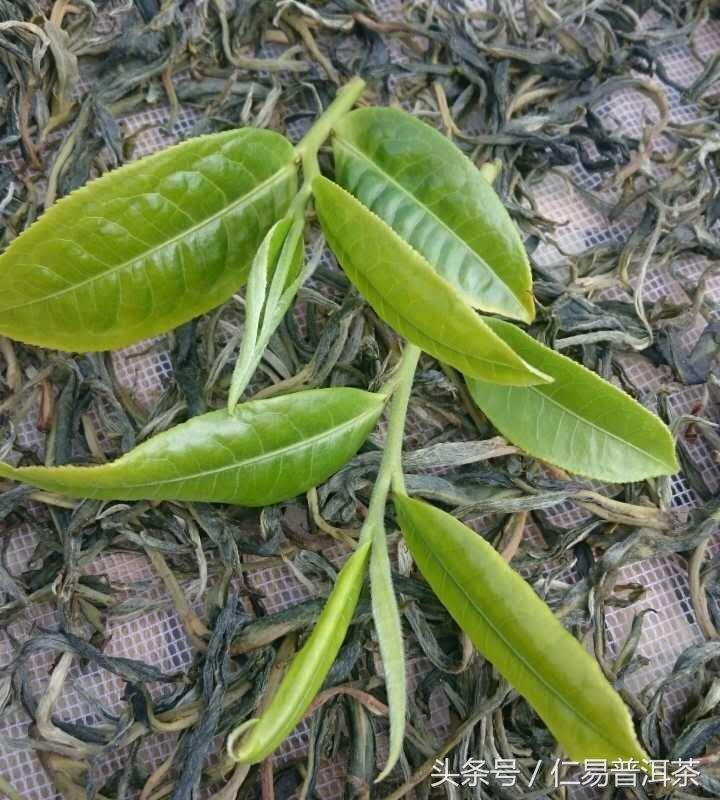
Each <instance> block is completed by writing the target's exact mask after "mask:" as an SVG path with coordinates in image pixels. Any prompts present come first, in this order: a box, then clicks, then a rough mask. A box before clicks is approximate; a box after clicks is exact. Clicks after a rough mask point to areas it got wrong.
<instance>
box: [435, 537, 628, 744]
mask: <svg viewBox="0 0 720 800" xmlns="http://www.w3.org/2000/svg"><path fill="white" fill-rule="evenodd" d="M420 538H421V539H422V536H421V537H420ZM423 544H424V545H425V550H426V552H427V554H428V555H429V556H430V558H432V559H434V560H435V561H436V562H437V563H438V564H439V566H440V568H441V569H442V570H443V572H444V573H445V575H447V577H448V578H449V579H450V580H451V581H452V583H453V584H454V585H455V586H456V587H457V589H458V591H459V592H460V593H461V594H462V596H463V597H465V599H466V600H467V601H468V602H469V603H470V605H471V606H472V607H473V608H474V609H475V611H476V612H477V613H478V615H479V616H480V617H482V619H483V620H484V621H485V623H486V625H487V626H488V627H489V628H490V629H491V630H492V631H493V632H494V633H495V634H496V636H497V637H498V638H499V639H500V641H501V642H502V643H503V644H504V645H505V647H506V648H507V649H508V650H509V651H510V652H511V653H512V654H513V655H514V656H515V657H516V658H517V659H518V661H520V662H521V663H522V664H523V665H524V666H525V667H526V668H527V670H528V672H530V673H531V674H532V675H534V676H535V678H536V680H537V681H538V682H539V683H541V684H542V685H543V686H545V688H547V689H548V690H549V691H550V692H551V694H553V695H554V696H555V697H557V699H558V700H559V701H560V703H561V704H562V705H563V706H565V708H567V709H568V711H570V713H571V715H573V716H575V717H577V719H578V720H580V721H581V722H583V723H584V724H585V725H586V726H587V727H588V728H590V729H591V730H593V731H594V732H595V733H596V734H597V735H598V736H599V737H600V738H601V739H602V740H603V741H604V742H606V743H607V744H609V745H610V746H611V747H612V748H613V749H615V750H616V749H617V745H616V744H615V743H614V742H613V741H612V740H611V739H609V738H608V737H607V736H606V735H605V733H604V731H602V730H601V729H598V728H597V727H596V726H595V725H594V724H593V723H592V722H591V721H590V720H588V719H587V717H585V715H584V714H581V713H580V712H578V711H577V710H575V709H574V708H573V707H572V706H571V705H570V703H569V702H568V701H567V700H566V699H565V697H564V696H563V695H562V693H561V692H560V691H559V690H558V689H556V688H555V687H554V686H553V685H552V684H551V683H548V681H547V680H545V678H543V676H542V675H541V674H540V673H539V672H537V671H536V670H535V669H534V667H533V665H532V663H531V662H530V661H528V660H527V659H526V658H525V657H523V656H522V655H521V654H519V653H518V651H517V650H516V649H515V648H514V647H513V646H512V645H511V644H510V642H509V641H508V640H507V639H506V638H505V636H504V635H503V634H502V632H501V630H500V629H499V628H497V627H496V626H495V625H494V624H493V623H492V622H491V620H490V619H489V618H488V617H487V615H486V614H485V612H484V611H483V610H482V609H481V608H480V607H479V606H477V605H476V604H475V602H474V601H473V598H472V597H471V596H470V595H469V594H468V593H467V592H466V591H465V590H464V589H463V587H462V585H461V584H460V583H458V581H457V579H456V578H455V576H454V575H453V573H452V572H451V571H450V570H449V569H448V568H447V567H446V565H445V562H444V561H443V560H442V558H440V556H439V555H437V554H436V553H435V550H434V549H431V548H430V547H429V545H428V544H427V542H425V541H424V540H423Z"/></svg>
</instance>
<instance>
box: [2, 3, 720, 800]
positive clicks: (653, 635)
mask: <svg viewBox="0 0 720 800" xmlns="http://www.w3.org/2000/svg"><path fill="white" fill-rule="evenodd" d="M378 5H379V11H380V12H381V13H384V14H385V15H386V16H387V17H388V18H390V17H392V16H393V10H392V9H391V8H390V7H389V6H387V7H386V6H385V4H384V3H379V4H378ZM696 46H697V51H698V54H699V55H700V56H701V57H702V58H709V57H710V56H711V55H712V54H713V53H714V52H717V50H718V48H720V25H718V24H717V23H708V24H707V25H706V27H705V28H704V29H702V30H700V31H699V32H698V35H697V37H696ZM662 61H663V65H664V67H665V69H666V70H667V72H668V74H669V75H670V76H671V77H672V78H673V79H674V80H675V81H677V82H678V83H680V84H683V85H688V84H689V83H691V82H692V80H693V79H695V78H696V77H697V76H698V74H700V72H701V70H702V66H701V65H700V64H699V63H698V61H697V60H696V59H694V58H693V57H692V55H691V54H690V52H689V51H688V50H686V49H684V48H682V47H677V46H669V47H668V48H667V49H666V51H665V54H664V56H663V58H662ZM663 90H664V91H665V92H666V95H667V97H668V101H669V104H670V109H671V116H672V119H673V121H676V122H687V121H690V120H692V119H694V118H695V117H696V116H697V113H698V112H697V109H696V108H695V107H694V106H692V105H691V104H688V103H686V102H685V101H684V100H683V99H682V98H681V96H680V95H679V94H678V93H677V92H675V91H674V90H672V89H670V88H668V87H663ZM602 111H603V113H604V115H606V116H607V117H608V118H610V119H612V120H614V121H615V124H616V125H617V128H618V130H623V131H624V132H626V133H633V134H635V135H638V134H639V133H640V131H641V130H642V127H643V125H644V124H645V120H647V119H652V118H653V117H654V115H655V113H656V112H655V109H654V107H653V106H652V104H651V103H650V102H649V101H647V100H646V99H645V98H644V97H642V96H641V95H639V94H638V93H636V92H631V91H627V92H622V93H618V94H616V95H615V96H614V97H613V98H612V101H611V102H609V103H608V104H607V106H606V107H605V108H603V109H602ZM168 119H169V112H168V110H167V109H151V110H148V111H144V112H142V113H140V114H135V115H133V116H131V117H128V118H127V119H126V120H125V125H126V128H127V130H128V132H130V133H133V132H135V131H138V130H141V129H142V132H141V133H140V134H139V135H138V137H137V151H136V154H137V156H138V157H139V156H142V155H145V154H148V153H151V152H154V151H156V150H158V149H160V148H161V147H163V146H165V145H167V144H170V143H172V142H173V141H176V140H177V139H180V138H182V137H183V135H184V133H185V132H187V131H188V130H189V129H190V128H191V127H192V125H193V123H194V122H195V121H196V115H195V114H194V113H193V112H192V110H188V109H182V110H181V111H180V114H179V116H178V118H177V121H176V124H175V129H174V135H173V136H169V135H167V133H165V132H164V125H165V123H166V122H167V121H168ZM567 174H569V175H571V177H572V178H573V180H574V181H576V182H577V183H578V184H579V185H581V186H582V185H585V186H596V185H597V182H598V181H599V180H600V179H599V178H597V177H595V176H591V175H589V174H588V173H586V172H585V171H584V170H582V169H581V168H580V167H572V168H570V169H569V170H568V171H567ZM609 191H610V190H609ZM535 199H536V201H537V203H538V207H539V210H540V212H541V213H542V214H543V215H545V216H546V217H548V218H550V219H552V220H556V221H559V222H563V223H564V224H562V225H560V226H559V227H558V229H557V234H556V239H557V242H558V245H559V246H560V247H561V248H562V249H563V250H567V251H570V252H577V251H580V250H583V249H585V248H587V247H588V246H589V245H595V244H602V243H606V242H612V241H619V240H622V239H623V238H624V237H625V236H626V235H627V234H628V232H629V231H630V230H631V229H632V226H631V225H630V224H629V223H628V222H626V221H623V220H620V221H617V222H614V223H611V224H608V221H607V220H606V219H605V218H604V217H603V215H602V214H600V213H599V212H598V211H596V210H595V209H593V208H591V207H590V206H589V205H588V204H587V203H586V202H585V201H584V200H583V198H582V196H580V195H579V194H577V193H574V192H572V191H571V190H570V188H569V185H568V184H567V183H566V182H565V181H563V180H562V179H561V178H560V177H559V176H557V175H555V176H549V177H548V178H547V179H546V180H544V181H543V183H542V184H541V185H540V186H538V187H536V194H535ZM536 258H537V260H538V261H539V262H543V261H548V262H552V261H553V260H554V254H552V253H550V252H544V251H543V250H542V249H541V250H540V251H538V253H536ZM703 268H704V265H703V264H702V263H701V260H700V259H688V260H687V261H686V262H685V263H683V264H681V265H674V266H673V270H674V273H675V275H674V276H673V275H671V274H670V271H669V268H667V267H666V268H664V269H663V270H654V271H652V270H651V271H650V273H649V274H648V276H647V279H646V296H647V298H648V299H649V300H650V301H654V300H659V299H670V300H672V301H673V302H681V301H687V300H688V295H687V294H686V292H685V290H684V288H683V286H686V287H687V286H690V287H691V286H693V281H694V280H696V279H697V277H698V275H699V274H700V272H701V271H702V269H703ZM708 296H709V297H710V298H711V299H712V300H713V301H714V302H715V303H717V302H719V301H720V276H715V277H714V278H713V279H711V280H710V281H709V283H708ZM697 333H698V332H697V331H689V332H688V334H687V343H688V345H690V344H691V343H692V341H693V337H695V338H697ZM165 347H166V345H165V340H164V339H162V338H161V339H158V340H155V341H153V342H151V343H142V344H140V345H136V346H135V347H132V348H128V349H126V350H124V351H122V352H119V353H116V354H114V362H115V367H116V370H117V374H118V376H119V378H120V380H121V382H122V383H123V384H124V385H125V386H126V387H127V388H128V390H130V391H131V392H132V393H133V396H134V397H135V398H136V400H138V401H139V402H141V403H143V404H144V405H146V406H148V407H149V406H150V405H151V404H153V403H154V402H156V401H157V399H158V398H159V397H160V395H161V394H162V392H163V389H164V388H165V387H166V386H167V384H168V383H169V382H170V381H171V380H172V369H171V363H170V357H169V354H168V352H167V350H166V349H164V348H165ZM626 360H627V369H628V374H629V375H630V377H631V379H632V380H633V382H635V383H636V385H638V386H639V387H641V388H643V389H645V390H647V391H648V392H653V391H654V390H656V389H658V388H659V387H660V386H661V385H662V383H663V375H662V373H661V372H659V371H653V370H650V369H649V368H648V367H647V363H646V362H640V361H639V360H636V361H633V358H632V356H631V355H628V356H627V359H626ZM699 399H700V389H699V387H698V388H695V387H690V388H687V389H685V390H683V391H681V392H677V393H676V394H674V395H673V396H672V397H671V398H670V408H671V411H672V413H673V415H675V416H677V415H680V414H683V413H689V412H691V411H692V409H693V407H694V406H695V404H696V403H697V402H698V400H699ZM36 420H37V413H36V411H35V412H32V413H30V414H29V415H28V418H27V420H26V422H25V423H24V424H23V425H22V426H21V427H20V429H19V430H18V432H17V433H18V440H19V442H20V444H22V445H23V446H25V447H29V448H36V449H38V450H40V451H41V450H42V446H43V434H42V433H41V432H40V431H39V430H38V428H37V423H36ZM421 426H422V421H421V420H415V423H414V426H413V425H411V426H410V434H411V437H413V438H426V437H427V431H425V432H424V433H425V437H421V436H420V431H419V428H420V427H421ZM688 446H689V447H691V448H693V449H694V454H695V455H696V456H697V457H698V458H700V459H701V464H702V466H703V468H704V470H705V476H706V480H707V482H708V485H709V486H710V488H712V489H713V490H715V489H717V486H718V473H717V465H716V464H715V463H714V461H713V459H712V454H711V453H710V452H709V450H708V449H707V448H706V447H705V446H704V445H703V444H702V442H694V443H688ZM673 491H674V504H675V505H676V506H678V507H690V506H691V505H692V504H693V503H694V501H695V500H694V497H693V494H692V492H691V491H690V490H689V489H688V487H687V484H686V483H685V481H684V480H683V478H682V477H677V478H675V479H674V483H673ZM30 508H31V511H32V513H34V514H35V516H36V520H37V522H36V524H42V514H43V510H42V508H41V507H40V506H38V505H32V506H31V507H30ZM582 519H583V516H582V513H581V512H579V511H578V509H577V508H576V507H575V506H573V505H572V504H570V503H566V504H562V505H560V506H558V507H557V508H556V509H555V510H554V514H553V520H554V521H555V522H556V523H557V524H559V525H563V526H569V525H572V524H577V523H578V522H580V521H581V520H582ZM35 541H36V538H35V533H34V530H33V526H32V525H28V524H26V525H23V526H21V527H19V528H18V529H17V530H15V531H14V532H13V538H12V542H11V543H10V545H9V548H8V552H7V562H8V565H9V567H10V570H11V572H12V573H13V574H16V573H17V572H20V571H21V570H23V569H24V568H26V567H27V565H28V563H29V560H30V558H31V555H32V552H33V548H34V545H35ZM92 572H93V573H95V574H104V575H106V576H107V577H108V579H109V580H110V581H111V582H112V584H113V585H114V586H132V587H133V588H134V589H137V587H139V586H142V587H143V589H144V591H145V592H146V595H147V596H148V597H149V598H155V599H156V600H157V602H158V604H159V607H157V608H153V610H151V611H149V612H147V613H142V614H140V615H139V616H135V617H130V618H128V619H115V620H112V621H111V622H110V623H109V626H108V627H109V632H110V635H109V638H108V643H107V646H106V652H108V653H109V654H111V655H117V656H125V657H128V658H137V659H141V660H143V661H146V662H148V663H151V664H153V665H155V666H158V667H160V668H161V669H163V670H164V671H167V672H175V671H178V670H182V669H186V668H187V667H188V665H189V664H190V663H191V661H192V652H191V649H190V646H189V644H188V642H187V639H186V636H185V633H184V631H183V628H182V624H181V622H180V620H179V619H178V617H177V615H176V613H175V612H174V611H173V610H172V608H171V606H170V604H169V602H168V601H167V599H166V598H165V601H164V607H163V597H164V596H163V592H162V589H161V587H160V586H159V584H158V581H157V579H156V577H155V576H154V575H153V573H152V571H151V570H150V568H149V566H148V564H147V563H146V562H145V561H144V560H143V559H141V558H139V557H135V556H129V555H128V556H122V555H118V554H114V555H112V556H103V557H100V558H98V559H97V560H96V561H95V562H94V563H93V565H92ZM621 580H622V581H623V582H625V583H632V582H636V583H640V584H642V585H643V586H644V587H645V589H646V593H645V595H644V597H643V599H642V600H640V601H639V602H638V603H636V604H635V605H633V606H632V608H629V609H613V610H611V611H609V613H608V616H607V620H608V623H609V626H610V630H609V632H608V636H609V640H610V642H611V643H612V645H613V646H614V647H617V646H618V643H619V642H620V643H621V642H622V641H623V639H624V637H625V635H626V634H627V631H628V629H629V625H630V623H631V621H632V618H633V616H634V615H635V614H636V613H637V611H638V610H639V609H643V608H651V609H654V613H653V614H650V615H648V616H647V617H646V621H645V625H644V629H643V636H642V641H641V644H640V647H639V652H640V653H641V654H642V655H644V656H645V657H646V658H647V659H648V662H649V663H648V665H647V666H646V667H645V668H643V669H641V670H639V671H637V672H635V673H634V674H633V675H632V676H630V678H629V679H628V685H629V686H630V688H631V689H642V688H644V687H647V686H648V685H650V684H651V683H652V682H653V681H656V680H657V679H659V678H661V677H662V676H663V675H665V674H667V672H668V670H669V668H670V666H671V665H672V663H673V662H674V660H675V658H676V657H677V656H678V655H679V654H680V653H681V652H682V651H683V650H684V649H686V648H687V647H688V646H689V645H690V644H692V643H696V642H699V641H701V640H702V637H701V634H700V631H699V628H698V626H697V623H696V622H695V620H694V618H693V614H692V610H691V605H690V602H689V599H688V584H687V577H686V565H685V564H684V563H683V562H682V559H680V558H679V557H670V558H656V559H652V560H648V561H644V562H642V564H640V565H636V566H631V567H627V568H625V570H624V571H623V574H622V577H621ZM252 584H253V587H254V588H256V589H258V590H260V591H261V592H262V594H263V595H264V598H265V602H266V607H267V610H268V612H272V611H276V610H279V609H281V608H284V607H287V606H289V605H291V604H294V603H297V602H298V601H300V600H302V599H305V598H306V597H308V596H310V595H311V592H310V591H309V590H308V589H307V587H305V586H304V585H302V584H301V583H300V582H299V581H298V580H297V579H296V577H295V576H294V574H293V572H292V570H291V569H289V568H287V567H274V568H272V569H263V570H258V571H255V572H253V573H252ZM55 623H56V620H55V618H54V615H53V613H52V611H51V610H50V606H49V605H47V606H42V605H40V606H38V605H33V606H31V607H30V611H29V613H28V615H27V617H26V619H25V622H24V623H23V626H14V627H13V630H12V631H11V632H12V634H13V636H14V637H16V638H17V639H18V640H20V641H22V638H23V631H22V630H21V629H20V628H21V627H25V629H26V631H27V630H29V629H30V627H31V626H37V627H42V628H46V629H53V627H54V625H55ZM12 653H13V648H12V646H11V641H10V640H9V638H8V637H7V636H4V637H2V638H0V663H6V662H7V661H8V660H9V659H10V658H11V657H12ZM52 665H53V658H52V656H51V654H46V653H41V654H39V655H37V656H35V657H34V658H33V659H32V660H31V662H30V671H31V681H32V685H33V688H34V689H35V691H41V690H42V689H43V688H44V687H45V686H46V685H47V682H48V679H49V673H50V669H51V667H52ZM414 669H415V670H420V669H422V662H416V663H415V664H414ZM122 688H123V687H122V681H120V680H119V679H117V678H116V677H114V676H112V675H110V674H108V673H106V672H104V671H103V670H100V669H93V668H87V667H85V668H80V667H78V666H74V667H73V669H72V670H71V673H70V680H69V681H68V684H67V686H66V689H65V691H64V692H63V693H62V695H61V698H60V701H59V703H58V704H57V706H56V713H57V715H58V716H59V717H60V718H63V719H68V720H70V719H84V720H85V721H90V718H89V716H88V715H89V714H90V713H91V712H89V708H90V706H89V705H88V704H87V703H86V702H85V700H84V699H83V693H89V694H91V695H93V696H95V697H98V698H100V699H101V700H102V703H103V704H104V706H106V707H107V708H108V709H109V710H110V711H112V710H113V709H117V708H118V706H119V703H120V696H121V692H122ZM678 699H679V698H678ZM446 720H447V717H446V715H445V714H444V713H443V709H442V708H441V707H439V706H433V714H432V719H431V725H432V727H433V728H436V729H437V730H441V729H442V728H443V726H444V725H445V724H446ZM27 727H28V720H27V718H24V717H23V716H22V715H20V714H13V715H5V716H4V717H3V718H2V720H0V733H2V734H3V735H4V736H6V737H11V738H14V739H23V737H25V736H26V735H27ZM306 737H307V727H306V726H305V725H303V726H302V727H301V728H299V729H298V730H297V731H296V732H294V733H293V734H292V736H291V737H289V739H288V740H287V741H286V742H285V744H284V745H283V747H282V749H281V752H280V754H279V758H280V760H284V759H287V758H288V757H289V756H291V755H294V754H297V753H299V752H300V751H301V750H302V748H303V746H304V744H305V742H306ZM173 744H174V737H172V736H156V737H153V738H152V740H151V741H150V742H149V743H146V744H145V745H144V746H143V750H142V755H141V761H142V762H143V763H144V764H146V765H147V766H148V768H151V767H153V766H156V765H157V764H159V763H160V762H161V761H162V760H163V759H165V758H167V756H168V755H169V754H170V753H171V751H172V747H173ZM121 763H122V754H117V755H116V757H115V758H113V759H112V760H110V761H107V762H105V763H103V764H99V765H97V769H98V773H99V774H100V775H104V776H107V775H109V774H111V773H112V772H113V771H114V770H115V769H117V768H118V767H119V766H121ZM0 774H2V775H5V776H6V777H7V778H8V779H9V780H10V781H11V782H12V784H13V785H14V786H15V787H16V788H17V789H18V790H19V791H20V792H21V794H22V795H23V796H24V797H25V798H27V800H48V798H51V797H53V796H54V790H53V788H52V787H51V785H50V784H49V782H48V780H47V778H46V775H45V772H44V771H43V769H42V767H41V766H40V763H39V762H38V760H37V758H36V757H35V755H33V754H32V753H30V752H28V751H17V752H13V751H11V750H9V749H8V748H5V747H2V746H0ZM342 775H343V772H342V767H341V766H340V765H338V764H334V765H327V766H326V767H325V768H324V769H323V770H322V777H321V780H320V781H319V784H318V793H319V795H320V796H321V797H323V798H325V797H327V798H335V797H340V796H341V795H342V790H343V777H342Z"/></svg>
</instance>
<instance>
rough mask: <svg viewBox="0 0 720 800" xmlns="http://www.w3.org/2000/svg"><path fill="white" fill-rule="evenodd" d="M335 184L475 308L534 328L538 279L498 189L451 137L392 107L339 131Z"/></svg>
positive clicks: (355, 117)
mask: <svg viewBox="0 0 720 800" xmlns="http://www.w3.org/2000/svg"><path fill="white" fill-rule="evenodd" d="M334 132H335V137H334V138H333V151H334V153H335V180H336V181H337V182H338V183H339V184H340V185H341V186H343V187H344V188H345V189H347V190H348V191H349V192H350V193H351V194H353V195H354V196H355V197H357V198H358V199H359V200H360V201H361V202H362V203H363V204H364V205H366V206H367V207H368V208H369V209H370V210H371V211H374V212H375V213H376V214H377V215H378V216H379V217H380V218H381V219H383V220H384V221H385V222H387V223H388V225H390V227H392V228H393V230H394V231H395V232H396V233H397V234H398V235H399V236H400V237H401V238H402V239H404V240H405V241H406V242H408V243H409V244H410V245H412V246H413V247H414V248H415V249H416V250H417V251H418V252H419V253H421V254H422V255H423V256H425V258H426V259H427V261H428V262H429V263H430V264H431V265H432V267H433V269H434V270H435V271H436V272H437V273H438V274H439V275H441V276H442V277H443V278H445V280H446V281H448V282H449V283H451V284H452V285H453V286H454V287H455V288H456V289H457V290H458V292H460V294H461V295H462V297H463V298H464V299H465V301H466V302H467V303H469V304H470V305H471V306H473V307H474V308H479V309H481V310H482V311H487V312H490V313H493V314H502V315H503V316H506V317H512V318H514V319H520V320H523V321H524V322H531V321H532V320H533V318H534V317H535V303H534V300H533V294H532V277H531V274H530V265H529V263H528V259H527V255H526V253H525V248H524V247H523V243H522V240H521V239H520V235H519V233H518V230H517V228H516V227H515V224H514V223H513V221H512V220H511V219H510V215H509V214H508V213H507V211H506V210H505V207H504V206H503V204H502V203H501V201H500V198H499V197H498V196H497V194H496V193H495V191H494V190H493V188H492V186H490V184H489V183H488V182H487V181H486V180H485V178H483V177H482V175H481V174H480V171H479V170H478V169H477V168H476V167H475V165H474V164H473V163H472V162H471V161H470V159H468V158H467V157H466V156H465V155H464V154H463V153H462V152H461V151H460V150H458V148H457V147H456V146H455V145H454V144H453V143H452V142H451V141H450V140H449V139H447V138H446V137H445V136H443V135H442V134H441V133H439V132H438V131H436V130H435V129H434V128H431V127H430V126H429V125H426V124H425V123H424V122H421V121H420V120H418V119H415V118H414V117H412V116H410V114H407V113H406V112H405V111H400V110H398V109H391V108H360V109H357V110H356V111H352V112H351V113H350V114H347V115H346V116H344V117H343V118H342V119H341V120H340V122H338V123H337V125H336V126H335V129H334Z"/></svg>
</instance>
